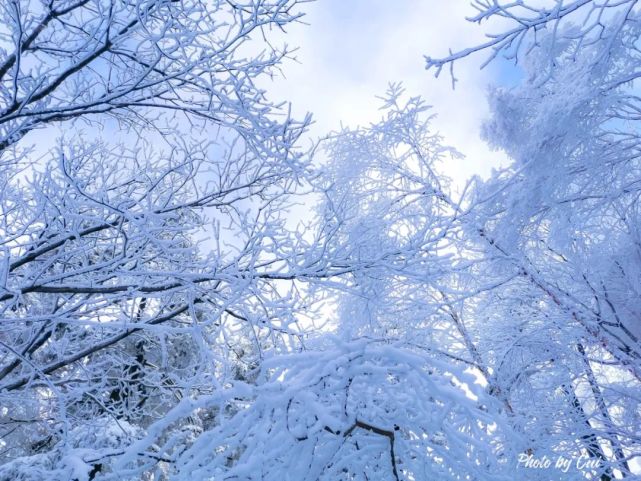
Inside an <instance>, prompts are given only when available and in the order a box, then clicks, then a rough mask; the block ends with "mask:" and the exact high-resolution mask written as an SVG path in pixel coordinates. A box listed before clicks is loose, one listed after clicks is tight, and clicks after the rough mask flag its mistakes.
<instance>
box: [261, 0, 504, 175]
mask: <svg viewBox="0 0 641 481" xmlns="http://www.w3.org/2000/svg"><path fill="white" fill-rule="evenodd" d="M302 8H303V9H304V11H305V12H306V13H307V14H306V16H305V18H304V19H303V20H304V21H305V22H306V23H307V24H308V25H296V26H294V27H290V28H289V31H288V35H287V36H286V37H285V38H286V41H287V42H288V44H289V45H290V46H292V47H293V46H298V47H299V50H298V51H297V52H296V57H297V59H298V61H299V63H293V62H288V63H287V64H286V65H285V66H284V68H283V72H284V75H285V78H278V79H275V80H274V81H273V82H272V83H271V84H270V85H266V88H268V89H269V91H270V93H271V97H272V98H274V99H286V100H288V101H291V102H292V104H293V108H294V112H296V113H298V114H299V115H300V114H302V113H304V112H306V111H310V112H312V113H313V114H314V119H315V120H316V125H315V126H314V128H313V130H312V132H311V133H312V135H314V136H320V135H322V134H323V133H326V132H328V131H330V130H334V129H337V128H338V127H339V126H340V123H341V122H343V123H344V124H346V125H351V126H354V125H358V124H360V125H363V124H368V123H369V122H372V121H375V120H376V119H378V118H379V117H380V112H378V107H379V105H380V104H379V103H378V101H377V100H376V99H375V96H376V95H381V94H382V93H383V92H384V91H385V89H386V86H387V84H388V83H389V82H397V81H402V82H403V84H404V86H405V87H406V90H407V92H408V93H409V94H411V95H421V96H422V97H423V98H424V99H425V100H426V101H427V102H428V104H430V105H432V106H433V108H434V111H435V113H437V115H438V117H437V119H436V120H435V123H434V127H435V128H436V129H437V130H438V131H440V132H441V133H442V134H443V135H444V136H445V138H446V142H447V143H448V144H449V145H453V146H456V147H457V148H458V149H459V150H460V151H462V152H463V153H464V154H466V156H467V157H466V159H464V160H462V161H456V163H454V164H451V165H449V166H448V173H449V175H450V176H452V177H454V178H455V179H456V180H458V181H463V180H464V179H466V178H468V177H469V176H470V175H472V174H480V175H482V176H487V175H488V174H489V172H490V170H491V168H492V167H493V166H496V165H499V164H501V163H503V162H504V157H503V155H502V154H500V153H496V152H491V151H490V150H489V149H488V148H487V146H486V145H485V144H484V142H483V141H482V140H481V139H480V132H479V129H480V125H481V123H482V121H483V119H484V118H486V117H487V116H488V108H487V103H486V100H485V94H486V89H487V87H488V85H489V84H492V83H504V82H505V81H506V80H508V79H507V78H506V75H507V74H509V72H510V70H509V69H507V70H506V69H505V68H504V66H499V65H498V64H497V65H494V66H491V67H490V68H487V69H484V70H480V69H479V67H480V64H481V63H482V60H483V58H484V57H483V56H477V57H476V58H472V59H467V60H466V61H464V62H460V63H458V64H457V65H456V69H455V72H456V76H457V78H458V79H459V82H458V83H457V87H456V90H452V88H451V83H450V78H449V75H448V74H447V73H446V72H444V73H443V74H442V76H441V77H440V78H439V79H435V78H434V75H433V73H432V72H431V71H430V72H428V71H426V70H425V62H424V58H423V56H424V55H431V56H433V57H439V56H443V55H445V54H446V53H447V52H448V49H449V48H452V50H457V49H459V48H464V47H467V46H470V45H474V44H476V43H478V42H480V41H482V40H483V38H484V35H485V33H487V32H488V31H490V30H488V27H483V26H482V27H479V26H478V25H475V24H471V23H469V22H467V21H466V20H465V17H466V16H469V15H472V14H473V13H474V9H473V8H472V7H471V6H470V2H469V0H396V1H390V0H318V1H316V2H313V3H310V4H303V5H302ZM490 29H491V27H490Z"/></svg>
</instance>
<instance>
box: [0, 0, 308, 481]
mask: <svg viewBox="0 0 641 481" xmlns="http://www.w3.org/2000/svg"><path fill="white" fill-rule="evenodd" d="M296 3H297V2H295V1H291V2H282V1H279V2H262V1H261V2H204V1H202V2H201V1H199V0H194V1H186V2H185V1H181V2H177V1H173V0H158V1H132V2H130V1H121V0H114V1H102V0H74V1H62V0H60V1H50V2H41V3H40V2H32V1H26V0H25V1H22V0H20V1H18V0H16V1H11V2H6V3H3V5H2V6H1V7H0V8H1V9H2V14H3V18H7V19H8V20H9V21H8V22H7V24H6V29H4V27H3V33H2V38H1V39H0V42H2V48H3V50H2V51H1V56H0V163H1V164H2V169H1V170H0V178H1V185H2V188H1V190H0V233H1V235H0V238H1V247H0V252H1V254H0V258H1V264H2V268H1V272H2V274H1V275H0V277H1V279H2V285H1V288H0V309H1V312H2V324H3V329H2V333H1V334H0V398H1V399H2V401H1V402H0V405H1V406H2V408H0V419H1V421H0V422H1V428H0V429H1V430H2V431H1V433H2V434H1V435H0V436H1V438H2V441H0V452H1V453H2V454H1V455H0V456H1V458H2V460H3V462H5V461H7V460H15V459H16V458H18V459H22V458H20V456H29V455H35V456H36V457H38V456H40V459H46V462H45V461H43V462H45V464H46V466H47V467H48V469H49V468H50V469H52V470H54V471H55V470H56V469H58V468H60V469H62V468H61V466H62V465H61V464H60V463H62V464H64V460H65V459H67V460H68V459H70V458H69V456H71V457H72V458H73V457H74V456H76V455H75V454H73V455H72V454H71V453H72V452H76V453H77V451H74V449H80V448H83V449H84V448H87V449H90V448H91V446H92V445H93V446H94V447H95V448H99V447H105V446H108V447H109V448H110V449H115V447H116V446H122V443H123V442H129V441H131V439H132V436H134V433H138V434H140V433H141V432H144V429H145V427H146V426H148V425H149V424H150V423H151V422H153V420H155V419H157V418H158V417H161V416H162V415H163V414H164V413H165V412H167V411H168V410H169V409H171V407H172V406H173V405H175V404H176V403H177V402H179V401H180V399H181V398H184V397H189V396H192V395H197V394H198V393H202V392H210V391H211V390H212V389H215V388H216V386H217V385H219V384H218V383H219V382H223V380H224V379H226V377H227V376H229V375H230V372H231V371H232V367H231V365H230V363H229V362H228V359H229V358H230V357H233V356H231V355H229V352H230V350H232V349H234V348H235V347H236V346H235V345H234V341H233V338H234V336H235V335H237V333H238V331H239V329H243V330H244V332H252V333H253V336H254V338H255V339H256V344H261V343H263V344H264V342H265V337H266V336H272V337H273V340H272V344H276V345H277V344H278V343H280V342H285V341H283V339H284V338H289V340H287V342H296V341H295V339H296V338H297V336H299V335H300V333H301V330H300V329H298V328H297V325H296V323H297V319H296V318H295V317H294V315H293V313H294V312H295V310H296V309H298V307H300V305H301V304H302V301H301V300H300V298H299V296H297V295H296V289H295V286H294V285H293V280H294V279H295V278H296V274H294V272H293V271H290V270H289V267H292V266H294V263H293V254H292V250H294V251H295V247H294V246H295V244H296V243H297V242H298V241H297V239H296V236H295V233H292V232H289V231H286V230H284V229H282V227H283V225H284V214H285V208H286V205H287V202H288V200H287V198H288V195H290V194H292V193H293V192H294V190H295V189H296V188H297V186H298V185H299V184H300V183H301V182H303V181H304V178H305V175H306V169H307V167H306V163H305V161H304V159H303V158H302V154H301V153H300V152H299V151H297V150H296V141H297V139H298V138H299V136H300V135H301V133H302V132H303V131H304V129H305V127H306V124H307V121H308V120H307V119H304V120H303V121H302V122H296V121H294V120H293V119H291V118H290V117H289V116H288V114H287V112H286V111H284V112H283V110H282V109H280V107H279V106H278V105H273V104H272V103H270V102H269V101H268V100H267V99H266V97H265V95H264V92H262V91H261V90H260V89H258V88H257V87H256V86H255V83H254V82H255V80H256V79H258V78H260V77H261V76H264V75H268V74H270V72H271V71H272V69H273V68H275V67H277V65H278V63H279V62H280V61H281V60H282V59H283V58H284V57H286V56H287V54H288V52H287V50H282V51H279V50H277V49H275V48H273V47H271V44H270V43H269V42H268V41H265V42H260V44H259V47H258V48H261V49H264V50H263V51H262V53H261V52H258V53H256V50H255V49H256V48H257V45H256V40H252V39H257V40H259V39H260V38H261V37H262V36H264V37H265V38H266V37H267V35H269V30H271V29H275V28H276V29H282V28H283V27H284V26H285V25H286V24H288V23H290V22H293V21H296V19H297V18H298V17H299V15H300V14H299V13H297V12H296V11H295V9H296V7H297V5H296ZM283 114H284V115H283ZM107 116H111V117H112V118H114V119H115V120H116V121H117V123H109V122H108V118H107ZM79 122H86V123H87V125H89V126H90V127H92V128H95V130H93V131H91V132H90V133H84V134H82V133H79V134H77V135H74V134H73V133H72V131H71V127H78V126H79ZM53 128H60V129H62V131H63V132H64V137H63V139H61V141H60V142H59V144H58V147H57V148H55V149H53V150H51V151H50V152H49V153H47V154H46V156H45V157H44V158H43V159H39V158H38V157H37V155H38V151H37V149H36V150H35V151H34V150H33V149H31V148H30V146H29V142H30V141H31V142H34V141H35V140H36V139H35V138H34V137H33V135H31V136H30V135H28V134H29V132H32V131H34V130H35V129H40V132H41V135H44V136H46V135H48V134H51V132H52V129H53ZM99 129H104V131H105V133H104V134H103V133H101V132H100V130H99ZM114 133H115V134H116V137H120V139H121V140H122V141H121V142H120V143H119V142H114V141H113V140H112V138H110V137H111V136H112V135H113V134H114ZM30 139H31V140H30ZM287 291H289V296H287V295H282V294H283V292H287ZM279 339H280V340H279ZM252 362H254V361H252ZM114 429H115V430H116V431H118V432H120V434H119V435H117V436H116V441H113V442H111V441H109V439H114V438H113V436H112V437H111V438H110V437H109V436H108V435H107V434H105V436H106V439H105V440H101V436H100V435H99V434H98V433H100V432H104V433H109V432H111V433H113V430H114ZM92 430H93V431H94V433H93V434H91V433H92ZM87 435H90V437H89V438H87V437H86V436H87ZM134 437H135V436H134ZM83 439H84V440H85V441H82V440H83ZM87 439H93V440H94V441H95V443H94V441H91V443H94V444H90V445H83V443H84V442H86V440H87ZM126 440H129V441H126ZM103 441H104V443H103ZM96 443H97V444H96ZM101 443H102V444H101ZM114 443H115V444H114ZM85 454H86V453H85ZM103 454H105V453H104V452H103ZM78 456H80V458H79V459H80V461H78V462H79V463H80V465H82V466H84V467H82V468H78V469H80V471H82V470H85V471H86V472H85V474H83V475H79V474H76V475H74V476H76V477H78V476H79V477H80V478H83V479H86V478H87V477H89V479H93V478H94V477H96V476H98V475H99V473H101V472H102V471H107V468H106V464H105V461H104V460H103V459H93V458H92V457H91V456H90V455H87V456H84V455H82V452H81V453H80V454H78ZM106 456H107V458H110V457H112V456H114V454H113V452H112V451H108V452H107V454H106ZM25 459H26V461H25ZM25 459H23V460H22V461H16V463H17V464H16V463H13V464H11V463H10V464H9V465H7V467H6V469H8V470H9V471H4V472H3V473H4V474H3V476H10V475H9V474H6V473H8V472H9V473H14V475H15V472H14V471H11V470H12V469H14V468H15V466H22V467H25V466H26V467H28V466H29V465H31V464H33V463H35V461H34V460H35V459H36V458H25ZM29 459H31V461H29ZM90 459H93V460H92V461H89V460H90ZM156 462H157V460H156ZM82 463H85V464H82ZM72 464H73V463H72ZM77 466H78V463H76V467H77ZM67 467H69V466H67ZM3 469H4V468H3ZM65 469H66V468H65ZM74 469H76V468H74ZM25 473H26V474H25ZM25 473H23V475H27V474H29V475H30V476H32V477H33V476H35V477H38V476H39V474H38V472H37V470H33V471H28V470H27V471H26V472H25ZM60 473H62V474H61V476H63V478H64V477H65V476H70V474H69V471H68V470H67V471H65V470H64V469H63V470H62V471H60ZM65 479H68V478H65Z"/></svg>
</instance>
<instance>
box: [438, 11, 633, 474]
mask: <svg viewBox="0 0 641 481" xmlns="http://www.w3.org/2000/svg"><path fill="white" fill-rule="evenodd" d="M477 8H478V9H479V14H478V15H477V16H476V17H474V18H473V19H472V20H474V21H478V22H481V21H482V20H486V19H490V18H493V17H502V18H505V19H507V21H508V23H507V24H505V25H506V26H505V28H504V30H503V31H502V32H500V33H499V34H496V35H492V37H491V40H489V41H488V42H487V43H485V44H482V45H479V46H477V47H472V48H470V49H466V50H463V51H461V52H459V53H455V54H452V55H450V56H449V57H446V58H444V59H440V60H436V59H431V58H428V68H436V72H437V74H438V72H439V71H440V70H441V69H442V68H443V67H445V66H446V65H450V66H451V65H453V63H454V62H455V61H458V60H460V59H462V58H463V57H465V56H467V55H470V54H472V53H474V52H478V51H483V50H490V51H491V54H490V60H492V59H494V58H496V57H497V56H499V55H503V56H504V57H505V58H508V59H511V60H514V61H516V62H517V64H518V65H519V66H520V67H521V68H522V73H523V80H522V81H521V83H520V84H519V85H518V86H516V87H515V88H512V89H508V88H498V89H495V90H494V91H493V92H492V94H491V96H490V102H491V106H492V109H493V116H492V119H491V120H490V121H489V122H488V124H487V126H486V129H485V135H486V137H487V138H488V140H489V141H490V142H491V143H492V144H493V145H495V146H496V147H497V148H501V149H504V150H505V151H506V152H507V153H508V154H509V155H510V156H511V157H512V159H513V160H514V164H513V165H512V166H510V167H509V168H508V169H506V170H505V171H503V172H498V173H496V174H495V175H494V177H493V178H492V179H490V180H489V181H487V182H485V183H480V182H479V183H478V186H477V188H476V189H475V194H474V199H473V200H471V201H470V202H471V203H473V204H475V205H476V208H475V209H474V210H475V212H476V214H475V220H474V222H473V223H472V224H471V228H470V233H473V231H474V230H476V231H477V233H478V235H479V236H480V237H481V239H480V240H479V241H480V245H484V246H485V249H486V251H487V258H488V260H492V263H493V264H494V265H493V266H492V267H491V269H490V270H483V271H481V272H479V274H481V275H482V276H483V277H484V279H487V278H488V277H489V276H490V275H491V274H490V273H491V272H492V271H493V272H494V273H495V274H498V275H499V276H501V278H505V276H506V273H510V272H512V273H513V274H518V277H516V278H515V280H514V281H511V282H509V283H507V284H505V285H504V287H503V288H501V289H498V290H496V291H495V292H493V293H492V297H491V298H490V299H492V301H491V302H490V301H489V300H488V302H487V303H484V304H483V310H481V311H478V310H477V311H476V314H475V315H476V317H477V318H479V319H487V322H492V323H494V325H497V330H499V329H500V330H501V332H502V333H503V334H505V332H506V327H507V326H513V327H512V329H515V331H514V335H515V336H516V335H518V337H519V338H521V339H523V340H522V341H519V344H518V346H519V348H518V349H517V351H518V352H519V353H520V354H519V357H520V358H521V359H522V360H524V361H525V363H524V364H521V365H520V366H519V367H518V368H517V372H528V370H530V372H531V373H532V375H530V376H529V379H528V382H534V383H536V381H535V378H536V377H539V379H540V378H547V380H548V381H550V380H551V379H556V380H555V381H552V382H551V383H550V384H547V385H546V387H544V388H543V389H544V391H545V392H548V393H549V392H554V393H555V397H556V398H559V399H563V398H564V399H565V400H566V401H565V402H566V403H567V404H569V405H570V406H572V410H574V411H575V412H576V414H577V416H578V419H579V420H580V421H578V423H576V424H578V425H581V426H583V427H585V428H587V429H586V432H585V433H584V434H582V435H581V436H580V439H581V445H582V447H581V449H583V450H584V451H587V452H588V453H589V454H590V456H594V457H598V458H600V460H601V461H602V465H603V466H602V471H601V478H602V479H610V478H611V477H612V476H613V475H614V473H615V472H616V471H618V472H619V473H621V474H622V475H625V474H626V473H627V474H629V472H630V469H631V468H630V467H631V460H632V459H634V458H635V457H638V456H639V454H640V453H639V451H638V448H637V447H636V445H637V444H638V443H636V441H635V439H636V436H637V434H638V428H637V427H638V409H637V408H638V402H636V401H634V398H635V396H636V394H635V393H638V392H639V383H640V382H641V377H639V374H640V371H639V360H640V359H641V350H640V349H641V344H640V343H639V339H640V338H639V334H640V333H639V332H638V329H637V324H638V323H637V322H636V320H633V319H634V316H635V314H633V313H634V312H638V306H637V304H638V303H637V302H636V299H637V298H638V296H637V294H636V287H635V286H637V285H638V278H637V274H636V273H637V272H638V265H639V262H638V255H637V252H638V245H639V243H638V224H639V223H638V199H639V190H638V182H639V165H638V143H639V126H638V124H637V122H636V121H637V120H638V115H637V114H638V105H639V97H638V95H637V93H636V87H637V85H636V82H635V80H636V79H637V77H638V76H639V69H638V65H639V64H638V51H637V48H636V42H638V39H639V29H638V19H639V11H638V8H636V2H633V1H622V2H595V1H576V2H567V3H566V2H554V4H553V5H551V7H547V6H540V5H535V3H534V2H514V3H505V4H501V3H500V2H485V1H484V2H477ZM484 282H485V281H484ZM524 293H527V294H526V295H527V297H524ZM524 299H527V300H528V301H527V302H524ZM498 326H501V327H498ZM516 328H518V330H517V329H516ZM508 329H509V328H508ZM492 332H493V333H495V332H497V331H495V330H493V331H492ZM541 336H545V337H546V338H547V339H548V341H547V342H544V343H540V341H541V340H542V339H543V338H542V337H541ZM557 339H558V341H557ZM550 341H551V342H550ZM541 344H544V345H545V351H544V353H541V351H537V350H536V349H533V346H540V345H541ZM505 345H506V342H505V338H504V337H503V338H501V339H496V342H494V343H492V346H493V347H492V350H493V351H494V352H495V353H496V354H498V353H501V356H502V357H503V360H501V359H497V360H496V362H498V361H500V362H501V363H505V364H508V363H509V364H511V365H510V367H509V369H508V373H510V372H512V371H513V370H514V365H513V362H514V361H512V360H508V359H514V358H515V357H514V356H515V354H516V352H514V351H515V350H514V349H513V348H511V349H510V350H509V351H506V350H505ZM524 352H527V354H525V356H524V355H523V353H524ZM537 353H538V354H539V355H537ZM533 354H534V356H533ZM506 358H507V359H506ZM524 358H525V359H524ZM528 358H529V359H528ZM511 376H512V375H511V374H509V376H508V377H511ZM520 382H521V383H522V382H523V381H522V380H521V381H520ZM522 386H523V385H522ZM538 386H539V387H538V389H541V384H540V383H539V384H538ZM506 387H509V389H512V390H519V389H521V387H520V386H518V385H517V384H515V383H514V382H513V381H511V382H509V383H508V386H506ZM530 387H531V386H530ZM527 396H529V397H530V398H532V394H528V395H527ZM541 402H542V408H541V411H542V412H548V413H549V412H551V409H549V407H548V406H546V402H545V400H544V398H541ZM565 429H567V430H568V432H567V433H566V436H567V438H568V439H572V438H573V436H574V434H573V433H572V431H571V429H572V427H571V426H568V427H566V428H565ZM560 443H561V441H558V442H557V443H554V442H553V443H552V446H554V445H556V446H557V448H558V446H560ZM547 448H548V449H550V448H551V446H547ZM539 449H546V446H541V447H540V448H539Z"/></svg>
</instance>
